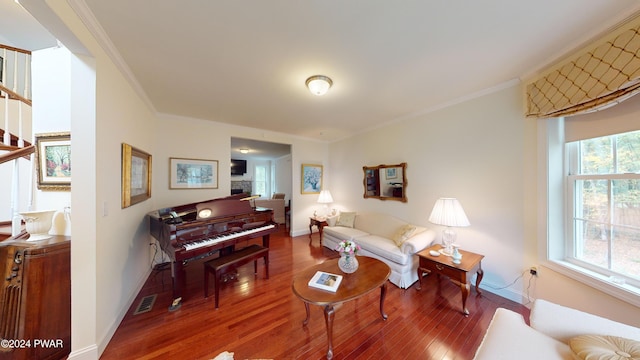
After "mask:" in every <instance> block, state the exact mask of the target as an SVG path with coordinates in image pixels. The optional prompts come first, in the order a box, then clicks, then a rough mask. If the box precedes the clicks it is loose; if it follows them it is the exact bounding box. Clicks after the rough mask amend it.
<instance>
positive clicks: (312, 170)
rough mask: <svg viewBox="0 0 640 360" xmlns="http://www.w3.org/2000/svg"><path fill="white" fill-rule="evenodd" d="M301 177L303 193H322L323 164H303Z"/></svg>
mask: <svg viewBox="0 0 640 360" xmlns="http://www.w3.org/2000/svg"><path fill="white" fill-rule="evenodd" d="M301 179H302V180H301V182H302V184H301V185H300V189H301V193H302V194H320V190H322V165H313V164H302V175H301Z"/></svg>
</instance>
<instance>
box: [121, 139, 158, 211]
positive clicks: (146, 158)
mask: <svg viewBox="0 0 640 360" xmlns="http://www.w3.org/2000/svg"><path fill="white" fill-rule="evenodd" d="M150 197H151V155H150V154H148V153H146V152H144V151H142V150H140V149H136V148H134V147H133V146H131V145H129V144H125V143H122V208H126V207H129V206H131V205H134V204H137V203H139V202H142V201H145V200H147V199H149V198H150Z"/></svg>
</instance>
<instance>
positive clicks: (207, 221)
mask: <svg viewBox="0 0 640 360" xmlns="http://www.w3.org/2000/svg"><path fill="white" fill-rule="evenodd" d="M242 198H244V196H243V195H240V196H238V195H235V196H230V197H225V198H220V199H212V200H207V201H203V202H198V203H191V204H185V205H180V206H175V207H172V208H164V209H160V210H156V211H153V212H151V213H149V214H148V216H149V226H150V233H151V235H152V236H153V237H154V238H155V239H156V240H158V242H159V244H160V247H161V248H162V250H163V251H164V252H165V253H166V254H167V255H168V256H169V258H170V260H171V275H172V278H173V298H174V305H175V306H177V305H179V304H180V302H181V301H182V300H183V299H184V286H185V282H186V272H185V269H184V267H185V266H186V265H187V264H188V263H189V262H191V261H194V260H197V259H202V258H206V257H213V256H214V255H216V254H218V253H219V252H220V251H221V250H223V251H232V250H233V248H234V246H235V244H237V243H240V242H244V241H246V240H249V239H254V238H259V237H262V246H264V247H269V237H270V234H271V233H273V232H275V231H276V230H277V228H278V224H277V223H275V222H274V221H273V211H272V210H271V209H265V208H255V209H254V208H252V207H251V203H250V202H249V201H243V200H242ZM175 306H174V307H175Z"/></svg>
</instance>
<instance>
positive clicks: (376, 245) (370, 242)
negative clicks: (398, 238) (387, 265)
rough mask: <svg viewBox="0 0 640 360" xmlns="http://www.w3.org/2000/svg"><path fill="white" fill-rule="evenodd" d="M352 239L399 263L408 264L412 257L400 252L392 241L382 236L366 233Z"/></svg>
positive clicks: (372, 251) (371, 251)
mask: <svg viewBox="0 0 640 360" xmlns="http://www.w3.org/2000/svg"><path fill="white" fill-rule="evenodd" d="M354 241H355V242H356V244H358V245H360V247H361V248H363V249H364V250H367V251H369V252H370V253H373V254H376V255H378V256H381V257H384V258H385V259H388V260H391V261H393V262H395V263H398V264H401V265H406V264H408V263H409V262H410V261H411V259H412V256H411V255H410V254H404V253H402V251H400V248H398V247H397V246H396V244H394V243H393V241H391V240H390V239H387V238H385V237H382V236H377V235H367V236H362V237H360V238H356V239H355V240H354Z"/></svg>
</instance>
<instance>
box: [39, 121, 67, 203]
mask: <svg viewBox="0 0 640 360" xmlns="http://www.w3.org/2000/svg"><path fill="white" fill-rule="evenodd" d="M35 139H36V169H37V172H38V189H40V190H52V191H69V190H71V133H69V132H59V133H47V134H36V135H35Z"/></svg>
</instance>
